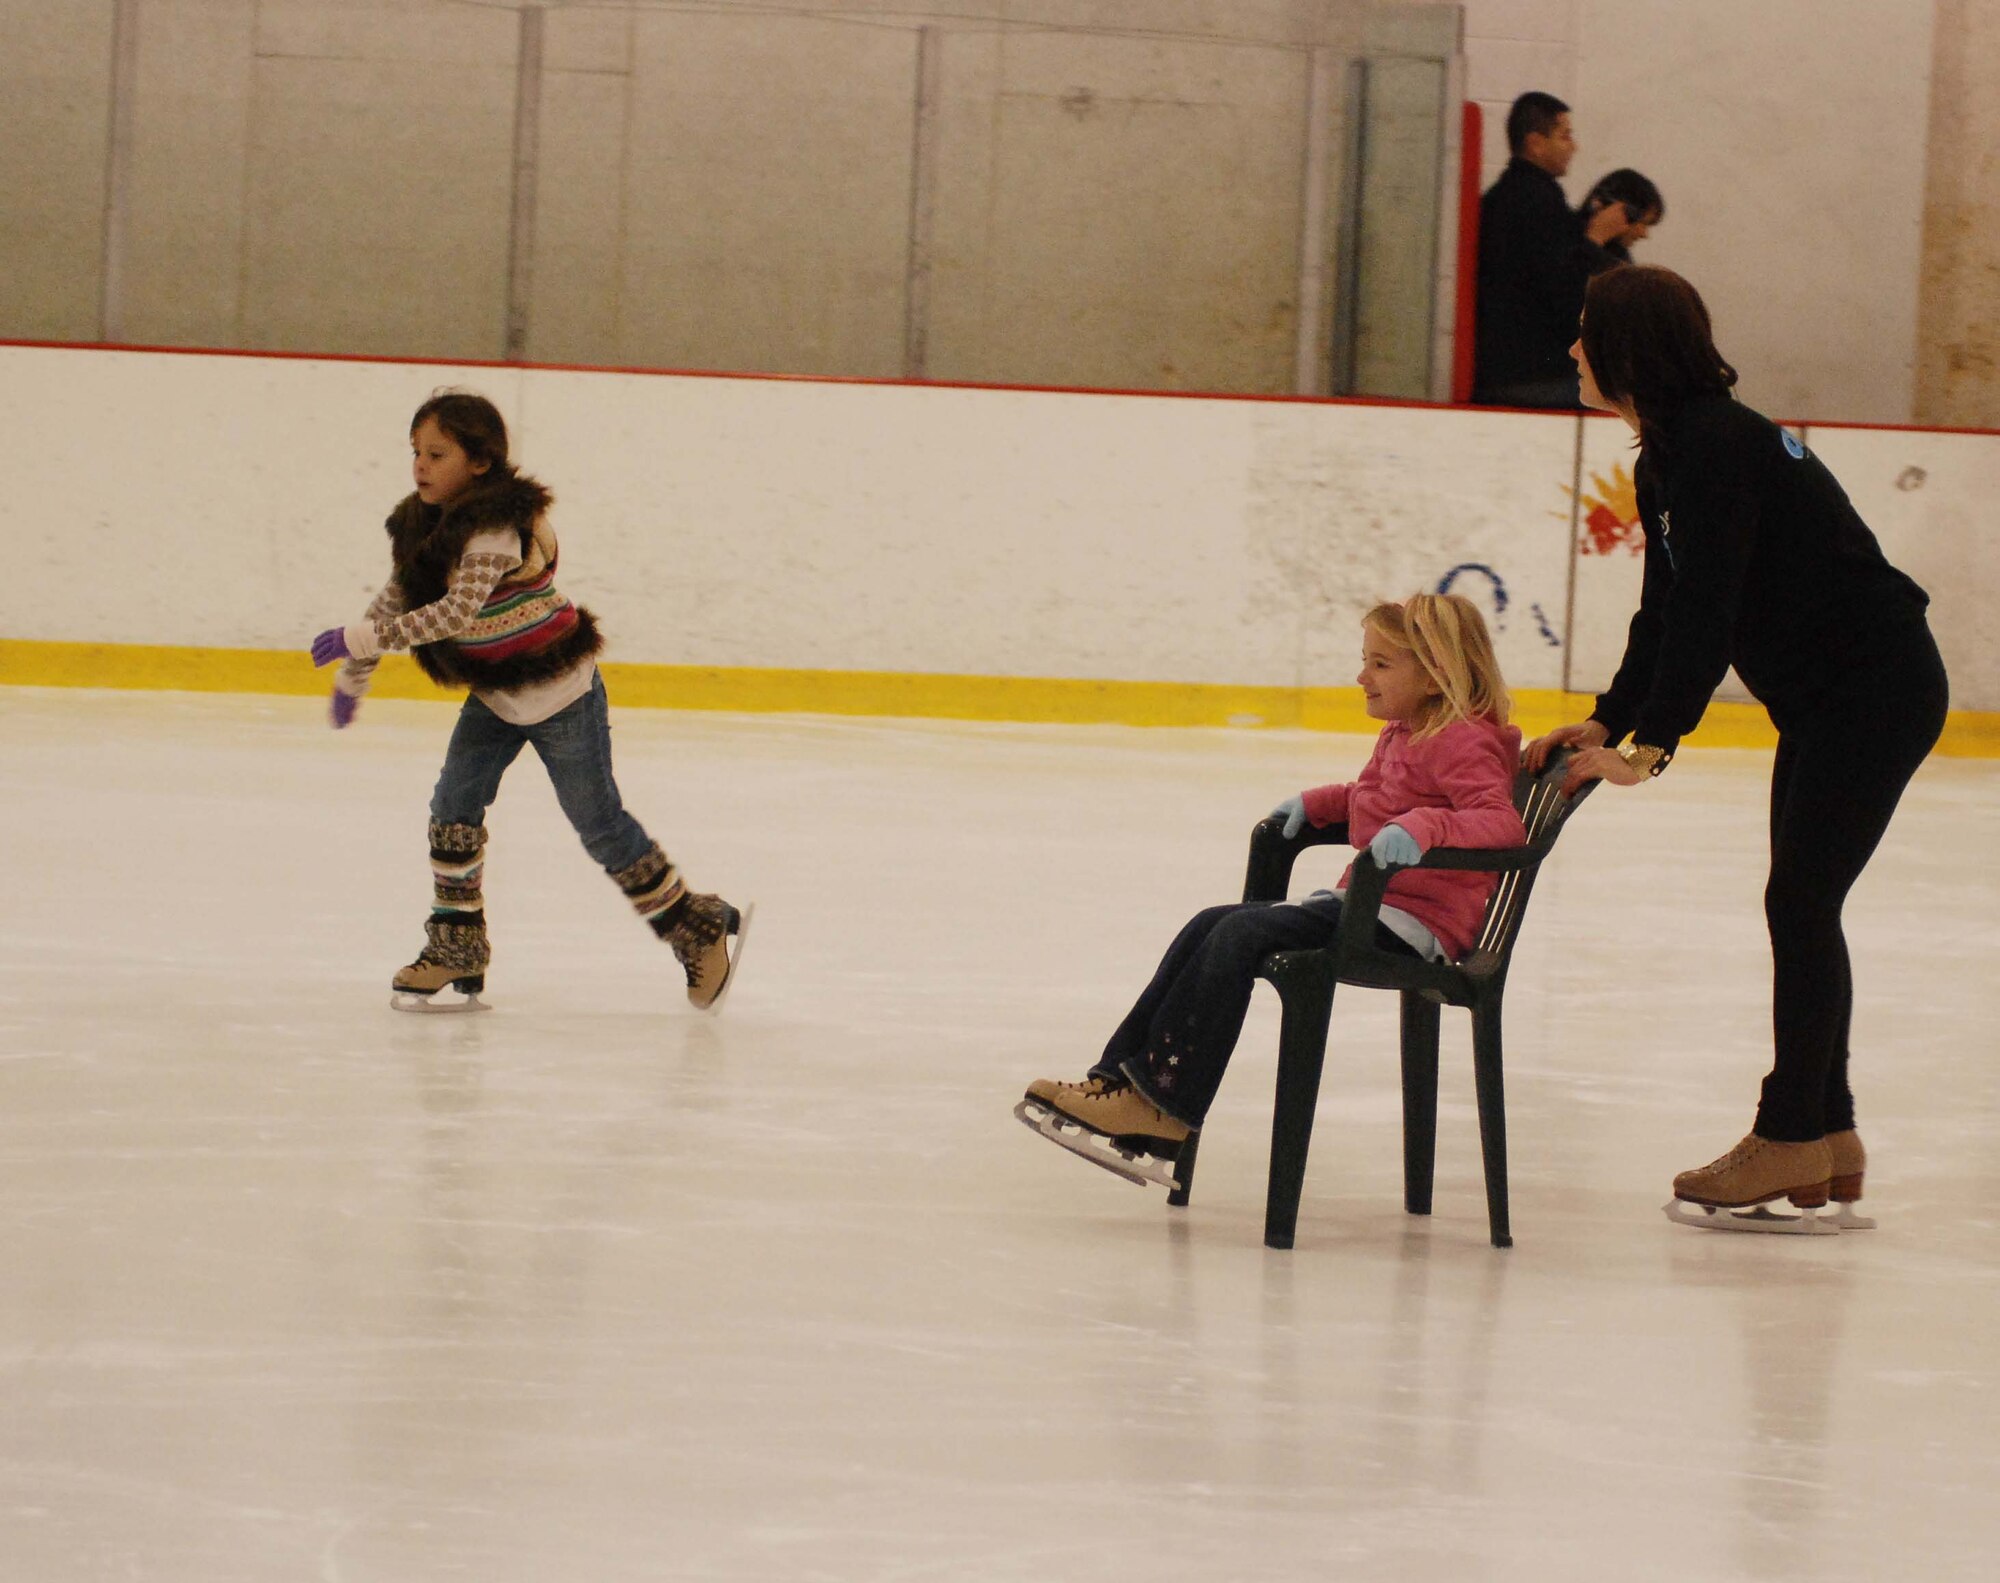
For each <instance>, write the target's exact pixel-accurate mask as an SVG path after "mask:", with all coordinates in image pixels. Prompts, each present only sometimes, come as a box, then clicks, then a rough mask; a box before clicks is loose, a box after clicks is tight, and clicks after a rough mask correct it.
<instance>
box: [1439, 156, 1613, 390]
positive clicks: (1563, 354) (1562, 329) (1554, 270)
mask: <svg viewBox="0 0 2000 1583" xmlns="http://www.w3.org/2000/svg"><path fill="white" fill-rule="evenodd" d="M1617 262H1618V261H1617V259H1615V258H1613V257H1612V255H1611V254H1609V253H1607V252H1606V251H1605V250H1604V249H1603V248H1601V247H1599V246H1598V245H1597V244H1596V243H1595V242H1593V241H1591V240H1590V238H1589V237H1588V236H1586V235H1585V234H1584V230H1583V221H1582V219H1581V218H1580V217H1579V216H1578V215H1577V213H1576V211H1575V210H1573V209H1571V208H1570V206H1569V200H1568V199H1567V198H1565V197H1564V196H1563V190H1562V185H1561V183H1559V182H1558V181H1557V180H1556V179H1555V177H1553V176H1551V175H1550V174H1549V173H1548V172H1547V171H1545V170H1543V169H1542V168H1541V167H1540V166H1537V165H1530V164H1529V163H1528V162H1527V161H1526V160H1524V159H1513V160H1509V161H1508V162H1507V168H1506V170H1504V171H1502V172H1501V174H1500V179H1499V180H1498V181H1496V182H1494V183H1493V185H1492V186H1490V187H1488V188H1487V189H1486V195H1485V197H1483V198H1481V199H1480V200H1479V294H1478V299H1477V309H1476V319H1477V324H1478V330H1477V335H1476V339H1475V351H1474V360H1473V374H1472V389H1473V399H1474V400H1475V401H1477V400H1479V399H1480V398H1481V397H1482V396H1483V395H1484V394H1485V393H1487V392H1489V391H1493V390H1496V389H1499V388H1500V387H1502V386H1506V385H1518V384H1523V383H1525V382H1526V381H1528V380H1531V379H1553V378H1557V377H1560V376H1562V375H1564V374H1568V373H1570V372H1572V371H1573V370H1574V369H1575V367H1576V365H1575V364H1574V363H1572V362H1571V361H1570V356H1569V349H1570V344H1571V343H1572V342H1573V341H1575V340H1576V321H1577V319H1578V317H1579V316H1580V315H1581V314H1582V312H1583V288H1584V286H1585V284H1586V283H1587V282H1588V281H1589V279H1590V277H1591V276H1592V275H1595V274H1598V273H1599V272H1601V271H1603V270H1606V269H1609V268H1611V267H1612V265H1614V264H1615V263H1617Z"/></svg>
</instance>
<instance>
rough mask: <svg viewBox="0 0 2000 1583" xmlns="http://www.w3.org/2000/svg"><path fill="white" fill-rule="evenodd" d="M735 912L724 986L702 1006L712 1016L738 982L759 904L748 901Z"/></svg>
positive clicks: (719, 1008)
mask: <svg viewBox="0 0 2000 1583" xmlns="http://www.w3.org/2000/svg"><path fill="white" fill-rule="evenodd" d="M735 912H736V927H735V928H733V929H731V930H730V931H729V934H728V936H727V937H726V938H725V940H724V946H725V948H726V949H727V950H728V952H729V968H728V971H726V972H725V973H724V974H723V975H722V987H721V988H720V989H718V990H717V991H716V992H715V999H713V1000H711V1001H710V1002H709V1003H708V1004H707V1005H706V1006H703V1007H702V1008H701V1009H702V1011H703V1012H704V1013H706V1014H707V1015H708V1016H711V1017H713V1016H714V1015H715V1014H716V1013H717V1012H719V1011H720V1010H722V1003H723V1001H724V1000H726V999H728V997H729V989H730V986H731V985H732V984H734V983H735V982H736V964H737V963H738V962H740V961H742V960H743V942H744V941H745V940H747V939H749V938H750V920H751V919H752V918H754V917H755V916H756V915H757V904H756V903H755V902H754V901H746V902H745V903H744V904H743V905H742V906H741V907H738V908H736V909H735Z"/></svg>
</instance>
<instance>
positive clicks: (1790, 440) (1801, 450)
mask: <svg viewBox="0 0 2000 1583" xmlns="http://www.w3.org/2000/svg"><path fill="white" fill-rule="evenodd" d="M1778 432H1779V433H1780V434H1781V435H1783V436H1784V438H1785V450H1786V451H1787V452H1789V453H1790V455H1791V458H1792V460H1793V461H1795V462H1796V461H1799V460H1800V459H1802V458H1803V457H1804V456H1805V454H1806V448H1805V447H1804V446H1803V445H1801V444H1800V443H1799V437H1798V436H1797V435H1796V434H1794V433H1792V431H1791V430H1790V429H1780V430H1779V431H1778Z"/></svg>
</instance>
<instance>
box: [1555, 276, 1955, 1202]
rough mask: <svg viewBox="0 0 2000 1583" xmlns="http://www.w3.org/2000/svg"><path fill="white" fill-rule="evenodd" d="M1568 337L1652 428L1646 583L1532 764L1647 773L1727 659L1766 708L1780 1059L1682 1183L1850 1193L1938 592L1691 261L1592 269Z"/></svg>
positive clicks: (1612, 407) (1614, 776) (1612, 405)
mask: <svg viewBox="0 0 2000 1583" xmlns="http://www.w3.org/2000/svg"><path fill="white" fill-rule="evenodd" d="M1571 355H1572V356H1573V357H1574V358H1575V359H1576V363H1577V367H1578V369H1579V370H1580V372H1581V379H1582V391H1583V401H1584V405H1585V406H1588V407H1595V408H1598V409H1599V410H1601V411H1606V412H1616V413H1618V414H1620V415H1621V416H1622V417H1623V418H1624V419H1625V421H1626V422H1627V423H1629V424H1630V425H1631V426H1632V428H1633V429H1634V430H1635V431H1637V433H1638V435H1639V461H1638V466H1637V469H1636V472H1637V482H1638V500H1639V515H1640V518H1641V521H1642V525H1643V527H1644V530H1645V535H1646V564H1645V583H1644V592H1643V593H1642V595H1641V597H1640V603H1639V610H1638V614H1636V615H1635V616H1634V617H1633V618H1632V626H1631V631H1630V634H1629V636H1628V637H1627V639H1626V644H1625V657H1624V659H1623V661H1622V662H1621V663H1620V665H1619V667H1618V673H1617V675H1616V676H1615V677H1614V678H1613V680H1612V683H1611V687H1610V689H1609V690H1608V691H1607V692H1605V693H1604V694H1602V695H1601V696H1600V697H1599V698H1598V700H1597V706H1596V708H1595V709H1594V710H1593V711H1592V713H1591V716H1590V718H1589V719H1588V720H1586V721H1584V722H1582V723H1581V724H1578V725H1571V726H1563V727H1560V728H1559V729H1557V730H1555V731H1553V732H1551V733H1550V734H1549V735H1548V736H1545V737H1542V738H1540V739H1539V740H1538V741H1536V742H1534V743H1532V744H1531V745H1530V746H1529V748H1528V753H1527V757H1528V762H1529V763H1530V764H1531V765H1532V766H1534V767H1535V768H1539V767H1540V766H1541V764H1542V763H1543V761H1544V760H1545V759H1546V758H1547V756H1548V754H1549V752H1550V751H1551V749H1553V748H1555V747H1558V746H1568V747H1575V748H1577V749H1579V750H1580V751H1579V752H1578V753H1577V756H1576V761H1575V763H1574V764H1573V766H1572V767H1571V770H1570V775H1569V783H1570V785H1571V786H1572V787H1574V786H1576V785H1581V784H1582V783H1583V782H1584V781H1586V780H1593V779H1595V780H1603V781H1607V782H1610V783H1612V784H1614V785H1619V786H1634V785H1637V784H1639V782H1641V781H1642V780H1644V779H1646V778H1647V777H1648V776H1649V775H1657V774H1659V773H1660V771H1661V770H1662V769H1664V768H1665V767H1666V766H1667V764H1668V762H1669V761H1670V760H1671V759H1672V757H1673V753H1674V749H1675V747H1676V746H1677V744H1678V743H1679V741H1680V739H1681V737H1682V736H1683V735H1685V734H1686V733H1687V732H1689V731H1692V730H1693V729H1694V727H1695V724H1696V722H1698V721H1699V720H1700V719H1701V716H1702V711H1703V710H1704V709H1705V708H1706V707H1707V705H1708V701H1709V697H1710V695H1711V694H1712V693H1713V692H1714V691H1715V688H1716V686H1717V684H1718V683H1720V682H1721V680H1722V678H1723V673H1724V672H1725V671H1726V670H1727V669H1728V668H1729V667H1730V666H1731V665H1732V664H1733V665H1734V666H1735V667H1736V673H1737V675H1738V676H1739V677H1741V679H1742V681H1743V685H1744V686H1745V687H1747V688H1748V689H1749V690H1750V692H1751V694H1752V695H1753V696H1754V697H1756V699H1757V700H1758V701H1759V702H1760V703H1762V704H1763V705H1764V707H1765V708H1766V709H1767V710H1768V711H1769V712H1770V716H1771V720H1772V723H1773V724H1774V725H1776V726H1777V728H1778V750H1777V762H1776V765H1775V768H1774V770H1773V772H1772V777H1771V877H1770V881H1769V883H1768V885H1767V886H1766V888H1765V892H1764V910H1765V914H1766V917H1767V919H1768V921H1769V924H1770V930H1771V949H1772V958H1773V966H1774V970H1775V971H1774V979H1773V986H1772V1002H1773V1004H1772V1026H1773V1034H1774V1040H1775V1045H1776V1057H1775V1062H1774V1064H1773V1067H1772V1070H1771V1074H1770V1075H1769V1076H1768V1077H1766V1078H1765V1079H1764V1086H1763V1096H1762V1101H1761V1103H1760V1104H1759V1105H1758V1107H1757V1118H1756V1122H1755V1125H1754V1126H1753V1128H1752V1130H1751V1132H1750V1135H1749V1136H1748V1137H1746V1138H1745V1139H1744V1140H1743V1141H1742V1142H1741V1143H1739V1144H1738V1145H1737V1146H1736V1147H1735V1148H1734V1149H1732V1150H1731V1151H1730V1152H1729V1153H1728V1154H1725V1155H1724V1156H1723V1157H1722V1158H1721V1159H1719V1160H1716V1161H1715V1162H1713V1163H1712V1164H1710V1165H1707V1166H1704V1167H1703V1168H1702V1169H1700V1170H1697V1171H1687V1172H1683V1173H1682V1174H1681V1175H1680V1176H1677V1177H1676V1178H1675V1179H1674V1196H1675V1198H1676V1199H1678V1200H1682V1201H1684V1202H1687V1203H1691V1204H1701V1205H1708V1206H1712V1207H1715V1208H1742V1207H1747V1206H1749V1205H1753V1204H1762V1203H1767V1202H1769V1201H1771V1200H1773V1199H1776V1198H1781V1197H1786V1198H1790V1199H1791V1200H1792V1202H1793V1203H1794V1204H1797V1205H1800V1206H1801V1207H1807V1208H1810V1207H1815V1206H1818V1205H1823V1204H1825V1203H1826V1201H1827V1199H1828V1197H1829V1196H1831V1197H1832V1198H1833V1199H1835V1200H1836V1201H1839V1202H1842V1203H1851V1202H1852V1201H1853V1200H1854V1199H1857V1198H1859V1197H1860V1196H1861V1180H1862V1173H1863V1170H1864V1166H1865V1156H1864V1154H1863V1152H1862V1149H1861V1141H1860V1138H1859V1137H1858V1136H1857V1135H1856V1133H1855V1130H1854V1096H1853V1094H1852V1092H1851V1091H1850V1090H1849V1088H1848V1085H1847V1056H1848V1050H1847V1036H1848V1019H1849V1014H1850V1012H1851V1010H1852V1007H1853V1002H1854V983H1853V979H1852V977H1851V975H1850V973H1849V968H1848V957H1847V942H1846V939H1845V937H1844V936H1843V934H1842V933H1841V926H1840V913H1841V905H1842V903H1843V902H1844V901H1845V900H1846V897H1847V892H1848V890H1849V889H1850V888H1851V887H1852V886H1853V884H1854V881H1855V880H1856V879H1857V878H1858V877H1859V876H1860V874H1861V870H1862V868H1863V866H1864V865H1865V864H1866V863H1867V861H1868V858H1869V856H1870V854H1872V853H1873V852H1874V850H1875V846H1876V843H1877V842H1879V841H1880V840H1881V838H1882V833H1883V831H1884V830H1885V829H1886V828H1887V827H1888V823H1889V816H1890V815H1891V814H1892V813H1893V812H1894V811H1895V807H1896V803H1897V800H1898V799H1899V798H1900V797H1901V796H1902V793H1903V788H1904V787H1905V786H1906V785H1908V784H1909V781H1910V777H1911V776H1912V775H1914V774H1915V773H1916V770H1917V766H1918V765H1919V764H1921V763H1922V762H1923V761H1924V758H1925V756H1926V755H1927V754H1928V753H1929V752H1930V750H1931V748H1932V747H1933V746H1934V745H1935V744H1936V742H1937V739H1938V737H1939V735H1940V733H1941V732H1942V731H1943V729H1944V721H1945V706H1946V684H1945V673H1944V664H1943V661H1942V660H1940V659H1939V657H1938V651H1937V645H1936V643H1935V642H1933V641H1932V639H1931V634H1930V628H1929V626H1928V625H1927V624H1926V622H1925V619H1924V609H1925V606H1926V605H1927V604H1928V603H1929V597H1928V596H1927V595H1926V594H1925V593H1924V591H1923V590H1922V589H1921V588H1919V587H1918V586H1917V585H1916V584H1915V583H1914V582H1912V581H1911V580H1910V579H1909V578H1908V577H1906V576H1904V575H1903V574H1902V573H1901V572H1899V571H1897V570H1896V568H1895V567H1893V566H1891V565H1890V564H1889V563H1888V561H1886V560H1885V559H1884V558H1883V556H1882V551H1881V549H1880V547H1879V546H1878V545H1877V544H1876V542H1875V536H1874V535H1873V534H1872V533H1871V532H1869V530H1868V527H1867V525H1866V524H1865V523H1864V522H1863V521H1862V520H1861V518H1860V516H1859V515H1858V514H1857V513H1856V512H1855V509H1854V507H1853V505H1852V504H1851V503H1850V502H1849V501H1848V499H1847V496H1846V494H1845V493H1844V492H1843V491H1842V489H1841V487H1840V485H1839V484H1838V483H1837V482H1835V480H1834V477H1833V475H1832V474H1831V473H1829V472H1828V471H1827V470H1826V468H1825V467H1824V466H1823V465H1822V464H1821V463H1820V461H1819V460H1818V458H1816V457H1815V456H1813V454H1812V453H1811V452H1810V451H1808V450H1807V449H1806V448H1805V447H1804V446H1803V445H1801V444H1800V443H1799V441H1798V440H1797V439H1795V438H1793V437H1792V436H1791V435H1789V434H1787V433H1786V432H1785V431H1784V430H1783V429H1781V428H1779V427H1778V426H1777V425H1776V424H1774V423H1772V422H1771V421H1770V420H1768V419H1766V418H1763V417H1761V416H1759V415H1758V414H1757V413H1755V412H1752V411H1751V410H1750V409H1749V408H1748V407H1745V406H1743V405H1742V404H1740V403H1739V402H1738V401H1737V400H1736V399H1735V398H1734V396H1732V395H1731V394H1730V391H1731V387H1732V386H1734V385H1735V383H1736V371H1735V370H1734V369H1733V368H1731V367H1730V366H1729V364H1728V363H1726V362H1725V361H1723V358H1722V355H1721V353H1719V352H1718V351H1717V350H1716V348H1715V342H1714V340H1713V338H1712V334H1711V331H1710V326H1709V317H1708V310H1707V308H1706V307H1705V306H1703V304H1702V300H1701V297H1700V295H1699V294H1698V293H1697V292H1696V291H1695V289H1694V288H1693V287H1692V286H1690V285H1689V284H1688V283H1687V282H1686V281H1685V280H1683V279H1681V277H1680V276H1678V275H1676V274H1674V273H1673V272H1672V271H1671V270H1666V269H1658V268H1653V267H1649V266H1633V267H1628V268H1621V269H1615V270H1611V271H1609V272H1608V273H1606V274H1602V275H1599V276H1597V277H1596V278H1595V279H1593V280H1592V281H1591V283H1590V287H1589V291H1588V293H1587V295H1586V296H1585V299H1584V310H1583V323H1582V332H1581V334H1580V336H1579V338H1578V341H1577V344H1576V346H1575V347H1573V348H1572V349H1571ZM1627 736H1629V737H1630V738H1631V741H1630V743H1628V744H1627V745H1626V746H1624V747H1623V748H1619V747H1617V744H1618V743H1620V742H1622V741H1624V739H1625V738H1626V737H1627Z"/></svg>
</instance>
